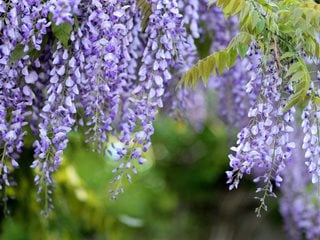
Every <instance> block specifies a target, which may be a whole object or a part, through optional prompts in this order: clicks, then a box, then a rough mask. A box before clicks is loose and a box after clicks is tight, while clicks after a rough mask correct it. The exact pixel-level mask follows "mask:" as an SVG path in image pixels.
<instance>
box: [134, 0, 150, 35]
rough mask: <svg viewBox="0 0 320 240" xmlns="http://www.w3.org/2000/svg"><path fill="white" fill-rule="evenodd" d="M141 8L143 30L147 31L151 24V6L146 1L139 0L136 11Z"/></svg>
mask: <svg viewBox="0 0 320 240" xmlns="http://www.w3.org/2000/svg"><path fill="white" fill-rule="evenodd" d="M139 8H141V11H142V22H141V28H142V30H143V31H145V29H146V28H147V25H148V22H149V17H150V15H151V13H152V9H151V4H150V3H149V2H147V1H146V0H138V2H137V5H136V10H138V9H139Z"/></svg>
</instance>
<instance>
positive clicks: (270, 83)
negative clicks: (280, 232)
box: [227, 61, 295, 215]
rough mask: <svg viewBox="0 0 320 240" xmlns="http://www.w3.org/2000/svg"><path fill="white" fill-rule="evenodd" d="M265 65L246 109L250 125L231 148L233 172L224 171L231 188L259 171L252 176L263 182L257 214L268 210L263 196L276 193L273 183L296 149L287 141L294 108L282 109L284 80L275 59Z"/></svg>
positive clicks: (249, 85) (279, 180)
mask: <svg viewBox="0 0 320 240" xmlns="http://www.w3.org/2000/svg"><path fill="white" fill-rule="evenodd" d="M266 67H267V69H266V71H265V72H263V73H262V74H263V75H262V76H263V77H262V79H261V80H260V81H261V82H259V83H258V85H260V86H259V89H260V90H259V96H258V98H257V99H256V104H255V105H253V106H252V107H251V108H250V109H249V112H248V117H249V119H250V121H249V124H248V126H246V127H244V128H243V129H242V130H241V131H240V133H239V134H238V140H237V146H236V147H232V148H231V149H232V150H233V151H234V152H235V153H234V154H230V155H229V158H230V166H231V167H232V171H228V172H227V175H228V178H229V180H228V183H229V184H230V189H233V188H237V187H238V184H239V181H240V179H241V178H242V177H243V175H244V174H252V172H253V170H254V169H257V170H258V171H259V172H260V174H259V176H257V177H256V178H255V179H254V181H255V182H259V183H261V184H262V186H259V187H258V189H257V192H258V193H261V196H259V197H258V199H259V200H260V202H261V204H260V206H259V207H258V208H257V209H256V211H257V214H258V215H260V212H261V209H265V210H266V209H267V207H266V204H265V199H266V197H268V196H275V194H274V184H275V186H280V184H281V182H282V180H283V178H282V175H281V174H282V171H283V170H284V168H285V166H286V162H287V161H288V159H289V158H290V156H291V151H292V149H293V148H295V143H294V142H292V141H290V140H289V134H290V133H291V132H293V127H292V126H291V125H292V122H293V120H294V115H293V114H294V109H293V108H291V109H289V110H288V111H287V112H284V111H283V109H284V106H285V99H286V96H285V91H284V86H285V85H286V83H284V82H283V79H282V78H281V76H279V73H278V67H277V64H276V62H275V61H270V62H268V65H267V66H266ZM255 84H256V83H255ZM247 86H248V88H247V91H248V92H250V91H252V90H253V89H252V84H248V85H247ZM287 94H288V93H287Z"/></svg>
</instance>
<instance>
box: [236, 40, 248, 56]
mask: <svg viewBox="0 0 320 240" xmlns="http://www.w3.org/2000/svg"><path fill="white" fill-rule="evenodd" d="M248 48H249V46H248V45H247V44H244V43H239V47H238V53H239V55H240V57H241V58H244V57H245V56H246V54H247V52H248Z"/></svg>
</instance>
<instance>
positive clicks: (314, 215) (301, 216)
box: [280, 114, 320, 240]
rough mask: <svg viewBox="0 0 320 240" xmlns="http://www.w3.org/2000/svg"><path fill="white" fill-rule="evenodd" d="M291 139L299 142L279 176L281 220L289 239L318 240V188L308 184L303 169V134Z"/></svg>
mask: <svg viewBox="0 0 320 240" xmlns="http://www.w3.org/2000/svg"><path fill="white" fill-rule="evenodd" d="M303 115H304V114H303ZM293 137H295V138H296V139H300V142H299V143H300V144H299V147H297V148H296V149H294V150H293V152H292V157H291V159H290V161H289V162H288V164H287V168H286V170H285V171H284V174H283V177H284V181H283V185H282V186H281V192H282V194H283V196H282V197H281V200H280V212H281V214H282V215H283V217H284V221H285V228H286V230H287V232H288V234H289V236H290V239H294V240H295V239H297V240H298V239H304V238H303V236H305V238H306V239H310V240H311V239H318V238H319V237H320V228H319V224H320V209H319V185H318V183H317V184H316V185H314V184H313V183H312V176H311V175H310V174H309V171H308V169H307V168H306V166H305V162H304V159H307V158H305V151H304V149H302V146H301V145H302V144H303V137H304V133H303V131H302V130H300V131H297V132H296V133H295V134H294V136H293Z"/></svg>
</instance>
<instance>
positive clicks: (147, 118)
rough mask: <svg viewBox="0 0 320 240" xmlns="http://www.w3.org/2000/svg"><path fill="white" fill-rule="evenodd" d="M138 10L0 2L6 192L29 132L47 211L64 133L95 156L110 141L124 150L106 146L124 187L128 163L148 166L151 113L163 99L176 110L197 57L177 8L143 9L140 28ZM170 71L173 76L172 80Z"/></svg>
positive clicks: (115, 5)
mask: <svg viewBox="0 0 320 240" xmlns="http://www.w3.org/2000/svg"><path fill="white" fill-rule="evenodd" d="M136 4H137V3H136V1H132V0H123V1H97V0H94V1H74V0H72V1H41V2H40V1H23V2H22V3H20V2H19V1H10V2H9V3H7V2H4V1H1V2H0V6H1V7H0V12H1V24H0V26H1V28H0V30H1V40H0V43H1V45H0V50H1V51H0V52H1V55H0V63H1V66H0V67H1V68H0V69H1V71H0V72H1V73H0V74H1V79H0V84H1V85H0V86H1V88H0V91H1V92H0V99H1V103H0V104H1V142H0V143H1V149H2V153H1V188H4V186H10V185H11V181H13V180H12V179H11V177H10V172H12V171H14V168H17V167H19V160H18V159H19V153H20V152H21V151H22V148H23V146H24V136H25V135H28V134H34V135H35V136H36V139H35V140H34V144H33V147H34V161H33V163H32V165H31V167H32V168H35V172H36V177H35V184H36V185H38V194H39V200H40V201H44V203H45V207H44V211H45V212H46V213H47V212H48V210H49V209H50V208H52V205H51V202H52V199H51V193H52V191H53V187H54V180H53V178H52V174H53V173H54V172H55V171H57V169H58V167H59V165H60V163H61V161H62V155H63V152H64V150H65V148H66V147H67V145H68V136H67V135H68V133H69V132H70V131H72V130H79V129H80V130H81V129H84V130H85V133H86V136H87V141H86V142H88V143H89V144H90V145H91V146H92V148H93V150H97V151H98V152H104V149H105V147H106V146H107V145H108V144H110V143H112V142H114V140H111V138H110V136H111V135H114V136H115V137H116V139H117V140H116V141H119V142H121V143H122V145H121V146H120V145H119V144H114V143H112V146H114V148H115V151H114V152H115V154H116V155H114V156H113V158H114V159H116V160H117V161H119V167H118V168H117V169H116V170H115V171H114V172H115V173H116V176H115V180H114V181H115V182H121V180H122V178H123V176H126V177H127V178H128V180H129V181H130V180H131V176H130V174H131V173H130V172H133V173H136V171H137V170H136V167H135V164H137V163H139V164H142V163H143V162H145V161H146V159H144V157H143V152H146V151H147V150H148V149H149V147H150V145H151V138H150V137H151V135H152V134H153V132H154V130H153V121H154V120H155V117H156V114H157V112H158V110H159V109H160V108H163V106H164V102H169V99H173V100H174V101H172V103H170V105H171V107H168V108H169V109H177V107H179V106H181V107H182V106H183V105H184V103H183V102H182V101H183V98H184V96H186V94H188V93H187V92H188V91H187V90H184V89H182V88H181V89H180V91H178V93H177V96H179V94H180V93H179V92H181V93H182V95H181V94H180V97H174V95H175V94H176V92H175V91H172V90H171V89H175V87H174V85H176V84H177V82H178V80H179V78H180V77H181V76H182V74H183V72H184V71H186V70H187V68H188V67H191V66H192V65H193V64H194V63H195V62H196V51H195V46H194V42H193V39H192V37H191V35H190V36H189V33H188V32H187V30H186V26H187V24H188V20H186V19H183V15H182V14H181V13H180V9H179V3H178V2H176V1H171V2H168V1H164V0H163V1H156V0H155V1H150V3H148V4H150V9H151V14H150V16H148V22H147V23H146V27H144V26H143V20H144V19H143V17H144V16H143V14H142V13H141V10H140V9H139V8H138V7H137V5H136ZM180 4H181V2H180ZM196 7H197V2H194V3H193V4H191V5H190V6H189V5H188V6H186V7H185V8H184V10H183V11H186V12H189V14H191V11H192V10H193V9H195V8H196ZM190 8H192V9H190ZM185 16H186V15H185ZM190 16H191V15H190ZM194 18H195V21H196V19H197V18H196V17H194ZM196 26H197V25H196V23H193V27H192V28H193V30H192V31H193V34H197V30H196ZM190 48H193V49H194V54H192V56H190V57H189V56H188V54H189V52H188V51H189V50H190ZM139 52H140V53H139ZM185 61H189V65H184V62H185ZM183 67H184V68H183ZM172 69H175V71H176V72H179V74H178V75H176V76H175V79H173V74H172V72H171V70H172ZM17 79H19V81H17ZM20 79H21V80H20ZM183 92H185V93H183ZM181 96H182V97H181ZM178 102H181V103H178ZM174 111H175V110H174ZM25 126H29V127H30V130H28V128H25ZM119 146H120V147H119ZM130 169H131V170H130ZM116 186H119V184H116ZM122 191H123V188H122V187H121V184H120V187H117V189H114V190H112V191H111V192H112V194H113V197H116V196H117V195H118V194H119V193H120V192H122Z"/></svg>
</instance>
